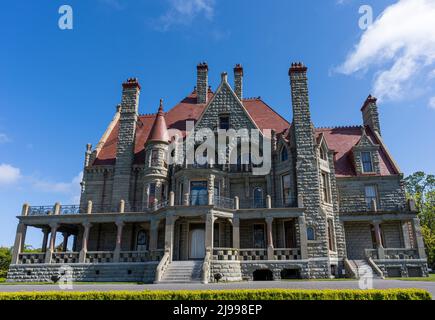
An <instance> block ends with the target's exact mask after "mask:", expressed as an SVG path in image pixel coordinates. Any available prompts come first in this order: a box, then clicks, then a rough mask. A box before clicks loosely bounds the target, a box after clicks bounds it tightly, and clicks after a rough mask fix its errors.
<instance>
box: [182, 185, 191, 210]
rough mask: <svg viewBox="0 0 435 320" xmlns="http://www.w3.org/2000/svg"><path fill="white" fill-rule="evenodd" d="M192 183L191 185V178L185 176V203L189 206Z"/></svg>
mask: <svg viewBox="0 0 435 320" xmlns="http://www.w3.org/2000/svg"><path fill="white" fill-rule="evenodd" d="M189 190H190V185H189V179H187V178H184V180H183V205H185V206H188V205H190V201H189V198H190V194H189V192H190V191H189Z"/></svg>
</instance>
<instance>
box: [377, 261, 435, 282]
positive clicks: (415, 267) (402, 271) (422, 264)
mask: <svg viewBox="0 0 435 320" xmlns="http://www.w3.org/2000/svg"><path fill="white" fill-rule="evenodd" d="M374 262H375V263H376V265H377V266H378V267H379V269H381V271H382V272H383V273H384V277H386V278H395V277H418V276H423V277H428V276H429V271H428V266H427V263H426V261H424V260H374ZM415 272H421V274H420V275H415V274H413V273H415Z"/></svg>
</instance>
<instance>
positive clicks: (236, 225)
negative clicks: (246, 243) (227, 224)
mask: <svg viewBox="0 0 435 320" xmlns="http://www.w3.org/2000/svg"><path fill="white" fill-rule="evenodd" d="M233 248H234V249H240V218H233Z"/></svg>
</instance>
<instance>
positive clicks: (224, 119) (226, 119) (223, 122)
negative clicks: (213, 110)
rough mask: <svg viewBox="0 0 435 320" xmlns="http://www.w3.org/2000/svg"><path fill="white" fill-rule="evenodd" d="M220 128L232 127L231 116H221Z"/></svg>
mask: <svg viewBox="0 0 435 320" xmlns="http://www.w3.org/2000/svg"><path fill="white" fill-rule="evenodd" d="M219 128H220V129H223V130H228V129H229V128H230V118H229V117H227V116H225V117H219Z"/></svg>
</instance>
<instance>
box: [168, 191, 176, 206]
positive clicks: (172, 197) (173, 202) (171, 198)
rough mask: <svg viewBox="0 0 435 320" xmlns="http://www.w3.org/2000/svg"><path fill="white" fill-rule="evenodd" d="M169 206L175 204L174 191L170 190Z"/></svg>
mask: <svg viewBox="0 0 435 320" xmlns="http://www.w3.org/2000/svg"><path fill="white" fill-rule="evenodd" d="M169 206H170V207H173V206H175V193H174V191H171V192H170V193H169Z"/></svg>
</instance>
